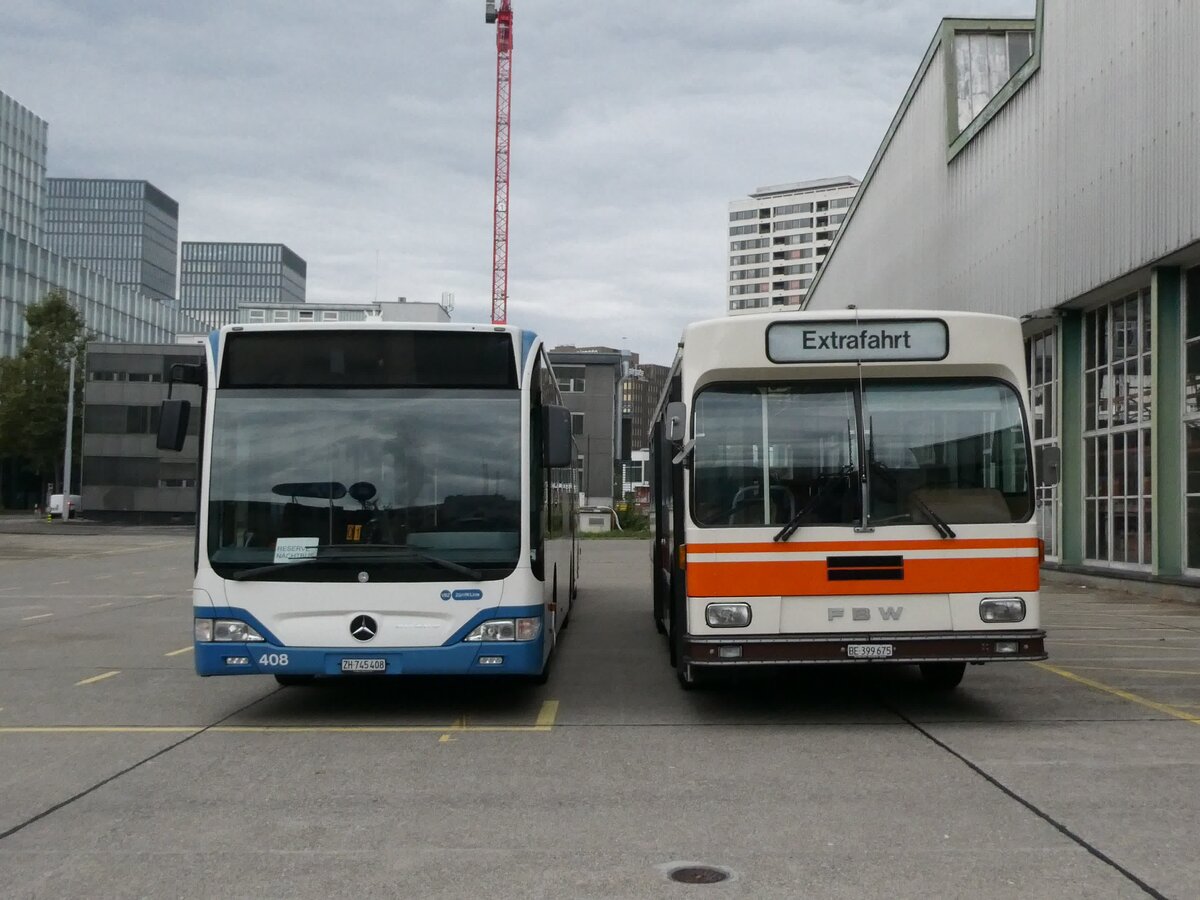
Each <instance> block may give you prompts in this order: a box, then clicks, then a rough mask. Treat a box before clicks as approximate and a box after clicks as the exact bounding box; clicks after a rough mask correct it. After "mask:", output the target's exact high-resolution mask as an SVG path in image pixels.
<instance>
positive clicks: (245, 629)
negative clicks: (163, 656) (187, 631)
mask: <svg viewBox="0 0 1200 900" xmlns="http://www.w3.org/2000/svg"><path fill="white" fill-rule="evenodd" d="M192 633H193V634H194V635H195V636H196V640H197V641H199V642H201V643H208V642H209V641H220V642H221V643H244V642H247V641H251V642H253V641H261V640H263V636H262V635H261V634H259V633H258V632H257V631H255V630H254V629H253V628H252V627H251V626H249V625H247V624H246V623H245V622H240V621H238V620H237V619H195V620H193V623H192Z"/></svg>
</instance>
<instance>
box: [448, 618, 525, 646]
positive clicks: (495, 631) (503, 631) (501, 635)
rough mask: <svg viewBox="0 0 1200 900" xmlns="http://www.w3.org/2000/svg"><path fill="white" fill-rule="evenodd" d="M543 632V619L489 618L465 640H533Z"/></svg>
mask: <svg viewBox="0 0 1200 900" xmlns="http://www.w3.org/2000/svg"><path fill="white" fill-rule="evenodd" d="M541 633H542V620H541V619H489V620H488V621H486V622H484V623H482V624H481V625H477V626H475V630H474V631H472V632H471V633H470V634H468V635H467V636H466V637H465V638H463V640H464V641H532V640H534V639H535V638H537V636H538V635H539V634H541Z"/></svg>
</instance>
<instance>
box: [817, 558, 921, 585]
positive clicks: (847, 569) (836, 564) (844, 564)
mask: <svg viewBox="0 0 1200 900" xmlns="http://www.w3.org/2000/svg"><path fill="white" fill-rule="evenodd" d="M825 565H826V576H827V577H828V579H829V580H830V581H903V580H904V557H903V556H827V557H825Z"/></svg>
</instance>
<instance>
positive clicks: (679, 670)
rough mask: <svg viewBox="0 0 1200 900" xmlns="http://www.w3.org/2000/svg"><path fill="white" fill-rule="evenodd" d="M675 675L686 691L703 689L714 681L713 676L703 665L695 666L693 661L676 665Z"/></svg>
mask: <svg viewBox="0 0 1200 900" xmlns="http://www.w3.org/2000/svg"><path fill="white" fill-rule="evenodd" d="M675 677H676V678H678V679H679V686H680V687H681V688H683V689H684V690H685V691H697V690H703V689H704V688H706V687H708V686H709V685H710V684H711V683H712V680H711V679H712V676H711V675H709V673H708V672H706V671H705V670H704V668H703V667H702V666H693V665H692V664H691V663H687V664H685V665H682V666H676V667H675Z"/></svg>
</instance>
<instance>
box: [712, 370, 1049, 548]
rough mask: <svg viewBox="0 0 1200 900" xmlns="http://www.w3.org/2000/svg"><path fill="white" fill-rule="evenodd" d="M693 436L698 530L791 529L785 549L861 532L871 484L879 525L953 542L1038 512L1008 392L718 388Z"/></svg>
mask: <svg viewBox="0 0 1200 900" xmlns="http://www.w3.org/2000/svg"><path fill="white" fill-rule="evenodd" d="M860 404H861V408H862V410H861V412H862V414H861V419H860V418H859V409H858V407H859V405H860ZM859 421H862V422H863V424H864V431H865V432H866V435H865V440H864V438H863V436H860V434H859V428H858V425H857V423H858V422H859ZM694 434H695V439H696V443H695V449H694V451H693V467H692V474H693V488H694V490H693V494H692V499H693V503H692V511H693V517H694V518H695V520H696V522H697V524H699V525H706V526H711V527H717V526H725V527H728V526H738V525H741V526H753V525H757V526H760V527H761V526H764V525H784V524H786V525H788V526H789V527H788V528H785V529H784V530H783V531H781V532H779V537H778V539H780V540H785V539H787V537H788V536H790V534H791V532H792V531H794V530H795V529H796V528H802V527H804V526H806V525H858V524H860V523H861V522H862V499H861V498H862V489H861V480H860V479H861V478H862V477H865V479H866V483H867V488H868V498H869V506H868V509H867V519H868V524H871V525H886V524H911V523H926V524H931V525H933V527H934V528H935V529H937V531H938V532H939V533H940V534H942V535H943V537H953V535H954V532H953V529H950V528H948V527H947V523H964V522H1020V521H1024V520H1026V519H1028V518H1029V516H1030V514H1031V511H1032V497H1031V493H1030V475H1029V459H1028V455H1027V450H1026V447H1027V445H1026V434H1025V425H1024V421H1023V418H1022V415H1021V404H1020V401H1019V400H1018V398H1017V394H1016V392H1015V391H1014V390H1013V389H1012V388H1011V387H1010V386H1009V385H1006V384H1002V383H1000V382H993V381H982V380H976V381H959V380H954V381H950V380H946V379H943V380H937V381H934V380H925V381H906V382H899V381H896V382H892V381H889V382H882V381H875V382H871V381H868V382H867V383H866V385H865V387H864V388H863V393H862V394H861V395H860V391H859V387H858V384H857V381H855V382H849V381H847V382H835V383H831V382H821V383H809V384H805V383H787V384H771V385H720V386H714V387H711V388H707V389H705V390H703V391H701V392H700V393H699V394H698V395H697V397H696V402H695V423H694ZM864 444H865V446H864ZM864 458H865V459H866V460H867V461H868V465H866V466H860V462H859V460H860V459H864ZM864 469H865V471H864ZM764 487H765V490H764Z"/></svg>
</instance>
